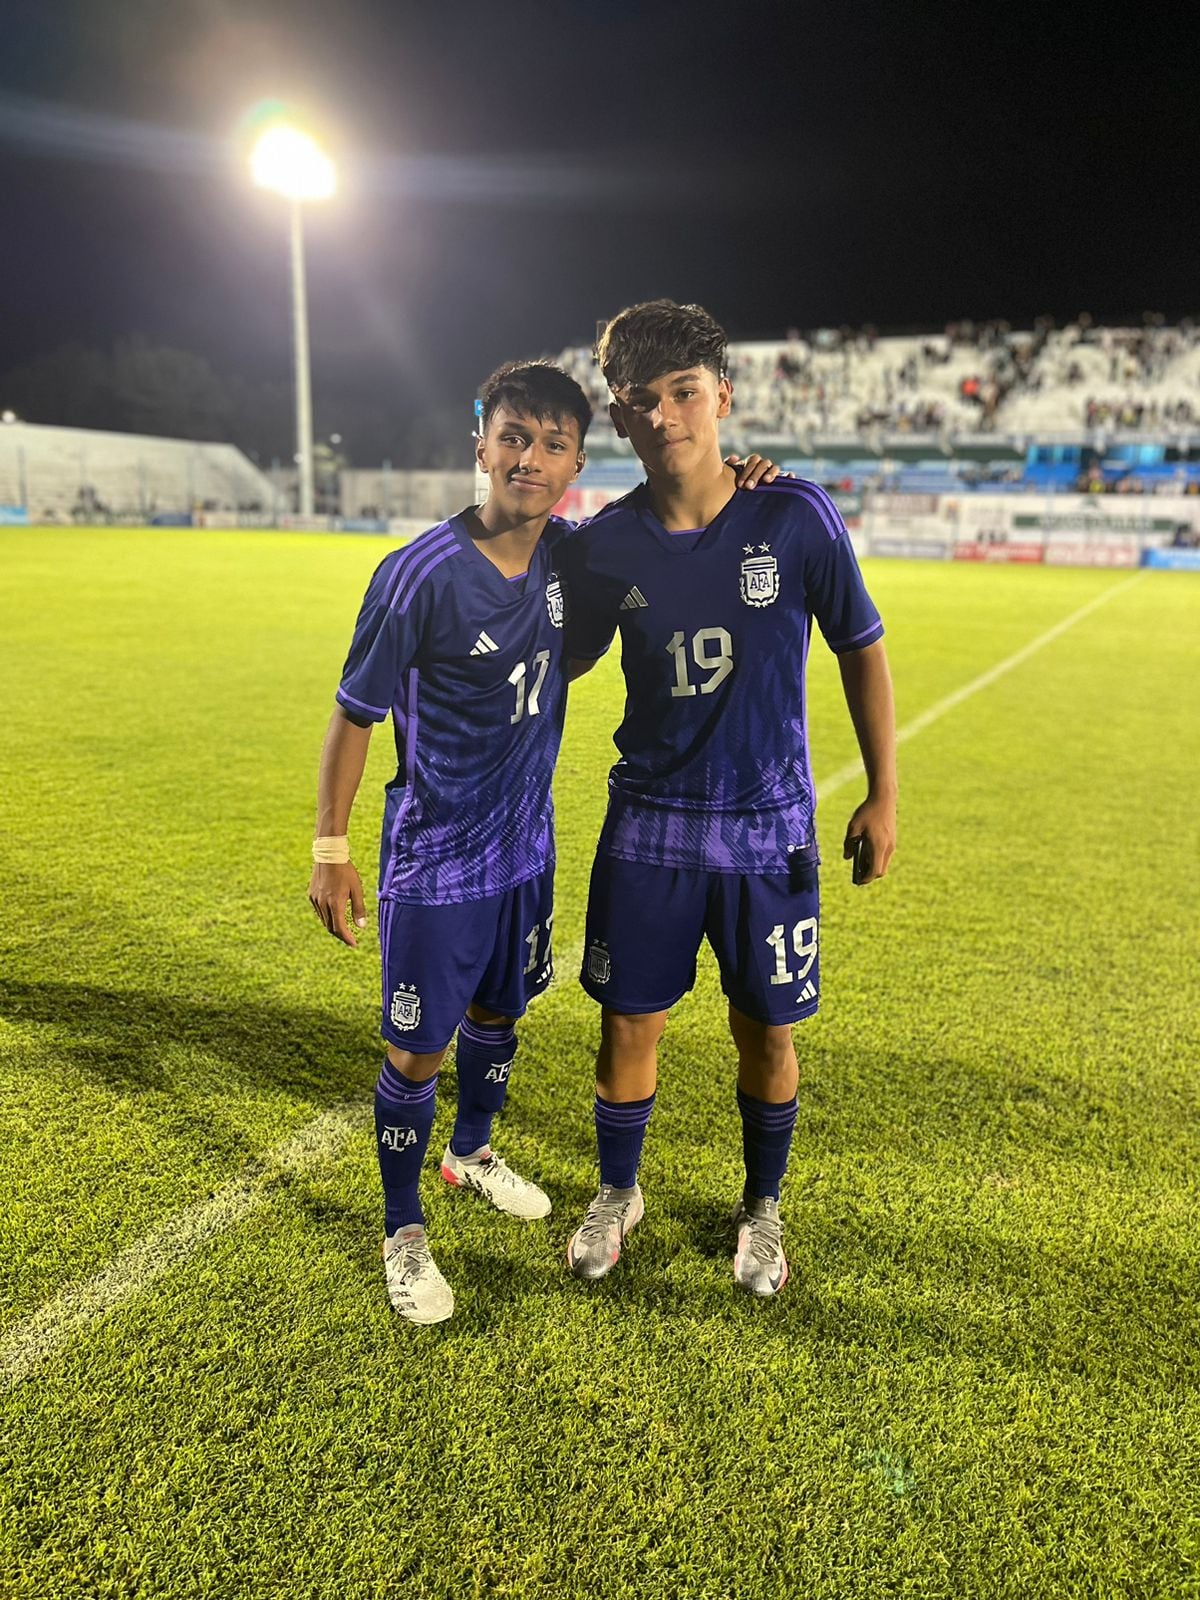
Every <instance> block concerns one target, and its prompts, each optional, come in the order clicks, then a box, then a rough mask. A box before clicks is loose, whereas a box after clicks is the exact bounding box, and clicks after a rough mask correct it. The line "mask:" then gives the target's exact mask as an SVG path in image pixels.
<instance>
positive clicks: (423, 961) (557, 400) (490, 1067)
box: [309, 363, 591, 1323]
mask: <svg viewBox="0 0 1200 1600" xmlns="http://www.w3.org/2000/svg"><path fill="white" fill-rule="evenodd" d="M482 405H483V409H482V417H481V421H480V437H479V440H478V444H477V459H478V461H479V465H480V466H481V468H482V469H483V470H484V471H485V472H486V473H487V477H488V496H487V500H486V501H485V503H484V504H483V505H482V506H480V507H478V508H474V507H471V508H469V509H467V510H465V511H463V512H460V513H459V515H458V516H455V517H451V518H450V519H449V521H447V522H443V523H440V524H439V525H438V526H437V527H436V528H431V529H430V530H429V531H428V532H427V533H423V534H421V535H420V536H419V537H418V538H417V539H415V540H413V542H412V543H411V544H408V545H406V546H405V547H404V548H403V549H401V550H397V551H393V552H392V553H391V554H390V555H388V556H386V557H385V558H384V560H383V561H382V562H381V564H380V566H379V567H378V569H377V570H376V572H375V575H374V577H373V578H372V579H371V583H370V586H369V588H368V590H367V594H366V598H365V599H364V601H363V604H362V609H361V611H360V613H359V617H358V624H357V627H356V629H355V633H354V639H353V642H352V643H351V646H350V654H349V656H348V658H347V661H346V666H345V670H344V671H343V674H342V680H341V684H340V686H339V688H338V691H337V707H336V709H335V710H334V713H333V717H332V719H331V721H330V724H329V731H328V733H327V735H326V738H325V745H324V749H323V751H322V757H321V773H320V782H319V794H318V807H317V837H316V839H315V841H314V844H313V858H314V861H315V863H316V865H315V867H314V870H313V875H312V881H311V883H310V884H309V899H310V901H311V902H312V905H313V908H314V909H315V911H316V913H317V915H318V916H319V917H320V919H321V921H322V922H323V923H324V924H325V926H326V928H328V930H329V932H330V933H332V934H333V935H334V936H335V937H336V938H338V939H341V940H342V941H343V942H344V943H345V944H348V945H351V946H353V945H355V944H356V942H357V941H356V939H355V936H354V932H353V928H352V927H351V924H350V921H349V919H348V918H347V914H346V912H347V903H349V906H350V910H351V912H352V915H353V919H354V925H355V926H357V927H360V928H361V927H363V926H364V925H365V923H366V915H365V905H364V900H363V890H362V883H361V881H360V879H359V875H358V872H357V871H356V869H355V868H354V866H353V864H352V863H351V860H350V852H349V845H348V843H347V839H346V832H347V828H348V825H349V819H350V809H351V806H352V804H353V801H354V797H355V794H356V793H357V790H358V786H359V783H360V781H361V779H362V774H363V768H364V764H365V762H366V756H367V746H368V742H369V740H370V737H371V729H372V727H373V725H374V724H375V723H377V722H382V721H383V719H384V718H385V717H387V716H388V715H389V713H390V715H391V717H392V719H393V722H394V725H395V736H396V752H397V758H398V763H399V765H398V770H397V773H396V776H395V777H394V778H393V779H392V781H391V782H390V783H389V784H388V786H387V798H386V804H385V808H384V821H383V840H382V847H381V851H380V868H379V939H380V947H381V954H382V960H383V1029H382V1031H383V1035H384V1037H385V1039H386V1040H387V1045H388V1048H387V1059H386V1061H385V1062H384V1065H383V1070H382V1071H381V1072H380V1074H379V1079H378V1082H377V1084H376V1087H375V1128H376V1136H377V1141H378V1146H377V1147H378V1153H379V1166H380V1172H381V1175H382V1178H383V1191H384V1209H385V1224H386V1226H385V1232H386V1238H385V1241H384V1247H383V1258H384V1266H385V1269H386V1276H387V1286H388V1294H389V1297H390V1299H391V1303H392V1305H393V1306H394V1307H395V1309H396V1310H397V1311H398V1312H399V1313H400V1315H401V1316H403V1317H406V1318H407V1319H408V1320H409V1321H411V1322H417V1323H432V1322H441V1321H443V1320H444V1319H445V1318H447V1317H449V1316H450V1314H451V1312H452V1311H453V1309H454V1295H453V1292H452V1290H451V1288H450V1286H449V1284H448V1283H447V1282H446V1280H445V1278H444V1277H443V1276H442V1274H441V1273H440V1272H439V1270H438V1268H437V1266H436V1264H435V1263H434V1260H433V1257H432V1255H431V1254H430V1250H429V1245H428V1242H427V1240H426V1236H425V1216H424V1212H423V1211H422V1208H421V1202H420V1198H419V1194H418V1180H419V1177H420V1172H421V1164H422V1161H423V1159H424V1156H425V1151H426V1147H427V1146H428V1143H429V1136H430V1130H431V1128H432V1126H433V1115H434V1094H435V1090H436V1086H437V1076H438V1069H439V1068H440V1066H441V1064H442V1059H443V1057H444V1056H445V1054H446V1050H447V1047H448V1046H449V1043H450V1040H451V1038H452V1037H453V1035H454V1032H455V1030H456V1029H457V1030H458V1048H457V1057H456V1060H457V1071H458V1112H457V1116H456V1119H455V1123H454V1131H453V1134H452V1135H451V1139H450V1143H449V1145H448V1146H447V1148H446V1151H445V1154H444V1155H443V1157H442V1166H441V1172H442V1176H443V1178H445V1179H446V1180H447V1181H448V1182H449V1183H452V1184H455V1185H458V1186H461V1187H463V1188H466V1189H470V1190H474V1191H475V1192H476V1193H478V1194H480V1195H482V1196H484V1197H485V1198H486V1199H488V1200H489V1201H490V1202H491V1203H492V1204H493V1205H494V1206H496V1207H498V1208H499V1209H500V1210H501V1211H504V1212H507V1213H509V1214H510V1215H512V1216H516V1217H523V1218H533V1217H544V1216H546V1215H547V1213H548V1212H549V1210H550V1201H549V1199H548V1197H547V1196H546V1195H545V1194H544V1193H543V1192H542V1190H541V1189H539V1188H537V1187H536V1185H534V1184H532V1183H530V1182H528V1181H526V1180H525V1179H524V1178H521V1177H519V1176H518V1175H517V1173H515V1172H513V1171H512V1170H511V1168H509V1167H508V1166H507V1165H506V1164H505V1163H504V1161H503V1160H501V1158H500V1157H499V1156H498V1155H496V1154H495V1153H494V1152H493V1150H492V1148H491V1144H490V1137H491V1126H492V1118H493V1117H494V1116H495V1115H496V1113H497V1112H498V1111H499V1110H500V1109H501V1107H502V1106H503V1104H504V1098H505V1092H506V1090H507V1087H508V1078H509V1073H510V1071H511V1068H512V1064H513V1058H514V1056H515V1054H516V1049H517V1043H516V1034H515V1023H516V1020H517V1019H518V1018H519V1017H521V1016H522V1015H523V1014H524V1012H525V1008H526V1006H527V1005H528V1004H529V1001H530V1000H531V999H532V998H533V996H534V995H536V994H539V993H540V992H541V991H542V990H543V989H544V988H545V987H546V985H547V983H548V982H549V981H550V975H551V953H550V929H551V922H552V917H553V901H552V889H553V872H554V823H553V810H552V806H551V798H550V780H551V775H552V773H553V770H554V762H555V757H556V756H557V753H558V746H559V740H560V737H561V732H562V721H563V707H564V702H565V698H566V686H565V678H564V675H563V671H562V628H563V590H562V585H561V578H560V562H561V546H562V536H563V534H564V532H565V531H566V529H567V527H568V524H565V523H563V522H560V521H559V520H558V519H557V518H554V517H552V516H551V515H550V511H551V508H552V507H553V506H554V505H555V504H556V503H557V501H558V500H559V499H560V498H561V496H562V494H563V491H564V490H565V489H566V488H567V486H568V484H570V483H571V482H572V481H573V480H574V479H575V478H576V477H577V476H578V475H579V472H580V470H581V469H582V467H583V464H584V452H583V442H584V437H585V435H586V433H587V427H588V423H589V421H590V420H591V407H590V404H589V402H588V399H587V397H586V395H585V394H584V393H583V390H582V389H580V387H579V385H578V384H576V383H575V381H574V380H573V379H572V378H569V377H568V376H567V375H566V373H564V372H561V371H560V370H559V369H558V368H556V367H552V366H548V365H545V364H542V363H525V364H518V363H514V364H512V365H510V366H507V367H501V368H500V369H499V371H497V372H495V373H493V375H492V376H491V377H490V378H489V379H488V380H487V382H486V383H485V384H484V386H483V390H482Z"/></svg>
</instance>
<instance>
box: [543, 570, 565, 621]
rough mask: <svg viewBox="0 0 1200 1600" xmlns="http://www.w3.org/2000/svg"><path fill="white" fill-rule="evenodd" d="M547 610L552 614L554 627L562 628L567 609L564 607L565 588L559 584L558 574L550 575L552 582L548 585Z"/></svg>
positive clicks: (551, 618)
mask: <svg viewBox="0 0 1200 1600" xmlns="http://www.w3.org/2000/svg"><path fill="white" fill-rule="evenodd" d="M546 610H547V611H548V612H549V613H550V621H551V622H552V623H553V624H554V626H555V627H556V628H561V627H562V625H563V614H564V611H565V607H564V605H563V587H562V584H561V583H560V582H559V577H558V573H557V572H552V573H551V574H550V581H549V583H548V584H547V585H546Z"/></svg>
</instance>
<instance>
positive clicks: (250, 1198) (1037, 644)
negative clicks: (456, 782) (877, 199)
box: [0, 572, 1144, 1391]
mask: <svg viewBox="0 0 1200 1600" xmlns="http://www.w3.org/2000/svg"><path fill="white" fill-rule="evenodd" d="M1143 576H1144V574H1143V573H1140V572H1139V573H1137V574H1136V575H1135V576H1134V577H1132V578H1130V579H1128V580H1127V581H1126V582H1125V583H1118V584H1114V585H1113V587H1112V588H1111V589H1105V590H1104V592H1103V593H1102V594H1099V595H1097V596H1096V598H1095V599H1094V600H1089V601H1088V603H1087V605H1085V606H1080V608H1079V610H1078V611H1073V612H1072V613H1071V615H1070V616H1069V617H1064V618H1063V620H1062V621H1061V622H1056V623H1055V624H1054V626H1053V627H1052V628H1047V629H1046V631H1045V633H1041V634H1039V635H1038V636H1037V638H1036V639H1033V640H1031V641H1030V643H1029V644H1027V645H1023V646H1022V647H1021V649H1020V650H1017V651H1015V652H1014V654H1012V655H1011V656H1007V657H1006V658H1005V659H1004V660H1003V661H1001V662H999V663H998V664H997V665H996V666H994V667H989V668H988V670H987V671H986V672H982V673H980V675H979V676H978V677H977V678H972V679H971V681H970V683H967V684H964V685H963V687H962V688H961V689H955V690H954V692H953V693H952V694H948V695H946V696H945V697H944V698H943V699H941V700H936V701H935V702H934V703H933V705H931V706H930V707H929V709H928V710H927V711H922V712H921V714H920V715H919V716H917V717H914V718H913V719H912V721H911V722H906V723H905V725H904V726H903V727H902V728H900V729H899V730H898V731H897V733H896V742H897V744H903V743H904V742H905V741H906V740H908V739H912V738H913V737H915V735H916V734H918V733H920V732H922V731H923V730H924V729H925V728H928V727H929V726H930V724H931V723H934V722H937V721H938V719H939V718H940V717H944V716H945V715H946V713H947V711H953V710H954V708H955V706H960V705H961V704H962V703H963V701H964V700H969V699H970V698H971V696H972V695H975V694H978V693H979V691H980V690H981V689H986V688H987V687H988V685H989V684H992V683H995V682H996V680H997V679H998V678H1002V677H1003V676H1004V674H1005V673H1006V672H1011V671H1012V670H1013V668H1014V667H1019V666H1020V665H1021V663H1022V662H1023V661H1028V659H1029V657H1030V656H1032V655H1033V654H1035V653H1036V652H1037V651H1038V650H1040V649H1042V647H1043V646H1044V645H1047V644H1050V643H1051V641H1052V640H1054V639H1057V638H1058V637H1059V636H1060V635H1061V634H1064V633H1066V631H1067V629H1068V628H1073V627H1074V626H1075V624H1076V623H1077V622H1081V621H1082V620H1083V618H1084V617H1086V616H1090V615H1091V613H1092V612H1093V611H1095V610H1096V609H1097V608H1098V607H1100V606H1102V605H1104V604H1106V603H1107V602H1108V601H1109V600H1112V599H1114V598H1115V597H1116V596H1117V595H1119V594H1123V593H1124V592H1125V590H1127V589H1129V588H1131V587H1132V585H1133V584H1135V583H1137V582H1138V581H1139V579H1140V578H1141V577H1143ZM862 770H863V767H862V762H861V761H854V762H851V763H850V764H848V765H847V766H844V767H839V768H838V770H837V771H836V772H833V773H831V774H830V775H829V777H828V778H826V779H825V780H824V781H823V782H822V783H819V784H818V785H817V799H818V800H824V799H827V798H828V797H829V796H830V795H831V794H835V793H836V792H837V791H838V790H839V789H841V788H843V787H844V786H845V785H846V784H848V783H852V782H853V781H854V779H855V778H857V777H859V776H860V775H861V774H862ZM581 956H582V945H579V946H578V947H575V946H572V948H571V949H570V950H569V951H568V953H567V959H565V960H564V961H562V962H561V963H559V962H556V963H555V965H556V968H557V971H556V973H555V979H554V981H555V983H557V982H558V975H559V973H561V974H563V976H566V975H567V974H568V973H573V972H574V971H576V970H578V966H579V961H580V958H581ZM360 1123H361V1116H360V1114H359V1113H358V1112H357V1111H356V1110H354V1109H352V1108H347V1107H341V1108H339V1109H336V1110H333V1111H326V1112H323V1113H322V1114H321V1115H320V1116H319V1117H315V1118H314V1119H313V1120H312V1121H311V1122H310V1123H308V1124H307V1125H306V1126H305V1127H303V1128H301V1129H300V1130H299V1132H298V1133H295V1134H293V1135H292V1137H291V1138H290V1139H288V1140H285V1142H284V1143H283V1144H279V1145H276V1146H274V1147H273V1148H272V1149H270V1150H268V1151H267V1152H266V1153H265V1154H264V1155H263V1156H262V1157H261V1158H260V1159H259V1161H258V1162H257V1163H256V1164H255V1167H254V1170H252V1171H251V1172H248V1173H246V1174H244V1175H243V1176H242V1177H240V1178H235V1179H234V1180H233V1181H232V1182H231V1183H227V1184H226V1185H225V1187H224V1188H223V1189H220V1190H218V1192H217V1193H216V1194H215V1195H213V1197H212V1199H211V1200H206V1201H205V1202H204V1204H203V1205H199V1206H193V1207H192V1208H191V1209H190V1210H187V1211H181V1212H180V1213H178V1215H176V1216H174V1217H171V1218H169V1219H168V1220H167V1221H166V1222H164V1223H160V1225H159V1226H158V1227H157V1228H155V1229H154V1230H153V1231H152V1232H150V1233H148V1234H147V1235H146V1237H145V1238H144V1239H142V1240H140V1241H139V1242H138V1243H137V1244H133V1245H130V1246H129V1248H128V1249H127V1250H123V1251H122V1252H121V1253H120V1255H118V1256H117V1257H116V1258H115V1259H114V1260H113V1261H111V1262H110V1263H109V1264H108V1266H107V1267H105V1268H104V1270H103V1271H102V1272H98V1273H97V1274H96V1276H95V1277H93V1278H86V1279H84V1281H83V1282H82V1283H76V1284H70V1285H68V1286H67V1288H65V1289H63V1290H62V1291H61V1292H60V1293H59V1294H57V1295H55V1297H54V1298H53V1299H52V1300H50V1301H48V1302H47V1303H46V1304H45V1305H44V1306H42V1307H41V1309H40V1310H38V1311H35V1312H34V1313H33V1315H32V1316H30V1317H27V1318H26V1319H25V1321H24V1322H20V1323H18V1324H17V1325H16V1326H15V1327H14V1328H12V1329H11V1330H10V1331H9V1333H8V1335H7V1337H6V1338H5V1339H4V1341H3V1343H2V1344H0V1391H3V1390H7V1389H12V1388H15V1387H16V1385H17V1384H19V1383H23V1382H24V1381H25V1380H26V1379H27V1378H30V1377H32V1375H33V1374H34V1373H35V1372H36V1371H37V1370H38V1368H39V1367H41V1366H42V1365H43V1364H44V1363H45V1362H47V1361H48V1360H50V1358H51V1357H52V1356H55V1355H57V1354H58V1353H59V1351H60V1350H62V1349H63V1348H64V1346H65V1345H66V1344H67V1343H68V1342H69V1341H70V1340H71V1339H72V1338H73V1337H74V1336H75V1335H76V1334H77V1333H78V1332H79V1331H80V1330H81V1329H83V1328H85V1327H86V1326H87V1325H88V1323H90V1322H95V1321H97V1320H98V1319H99V1318H101V1317H103V1316H106V1315H107V1314H108V1312H110V1311H111V1310H113V1308H114V1307H116V1306H118V1305H120V1303H121V1302H122V1301H123V1300H128V1299H130V1298H132V1296H134V1295H136V1294H139V1293H141V1292H142V1291H143V1290H145V1289H147V1288H148V1287H149V1286H150V1285H151V1284H152V1283H154V1282H155V1280H156V1279H158V1278H161V1277H162V1276H163V1274H164V1273H166V1272H170V1271H171V1270H172V1269H173V1268H175V1267H178V1266H181V1265H182V1264H183V1263H184V1262H185V1261H187V1260H188V1259H189V1258H190V1257H191V1256H193V1255H194V1254H195V1253H196V1251H197V1250H198V1249H199V1248H200V1246H201V1245H202V1244H204V1243H205V1241H206V1240H208V1239H211V1238H213V1237H214V1236H215V1235H217V1234H219V1233H224V1232H226V1231H227V1230H228V1229H230V1228H232V1227H234V1226H236V1224H237V1223H239V1222H241V1221H242V1220H243V1219H244V1218H245V1217H248V1216H249V1215H250V1214H251V1213H252V1212H254V1211H257V1210H258V1208H259V1207H260V1206H261V1205H262V1204H263V1203H264V1201H265V1200H266V1198H267V1192H268V1182H269V1179H270V1177H271V1174H272V1172H275V1171H279V1170H280V1169H282V1170H285V1171H289V1172H296V1173H302V1172H307V1171H308V1170H310V1169H311V1168H312V1167H316V1166H319V1165H321V1163H322V1162H325V1161H328V1160H330V1159H332V1158H333V1157H334V1156H335V1155H336V1154H337V1152H338V1150H339V1149H340V1147H341V1146H342V1145H343V1144H344V1143H345V1141H346V1139H347V1138H348V1137H349V1136H350V1134H351V1133H352V1132H353V1131H354V1129H355V1128H356V1127H358V1126H359V1125H360Z"/></svg>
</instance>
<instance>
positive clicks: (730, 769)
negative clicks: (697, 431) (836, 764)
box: [565, 479, 883, 874]
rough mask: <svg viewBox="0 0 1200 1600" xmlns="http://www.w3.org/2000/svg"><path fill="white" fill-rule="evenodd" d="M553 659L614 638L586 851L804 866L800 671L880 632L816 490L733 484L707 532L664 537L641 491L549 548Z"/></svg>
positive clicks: (808, 831)
mask: <svg viewBox="0 0 1200 1600" xmlns="http://www.w3.org/2000/svg"><path fill="white" fill-rule="evenodd" d="M565 571H566V575H567V594H568V601H569V607H568V620H567V636H566V648H567V655H568V657H569V658H575V659H580V660H595V659H596V658H597V657H599V656H601V655H603V654H604V653H605V651H606V650H607V649H608V647H609V645H610V643H611V641H612V638H613V635H614V633H615V631H616V630H617V628H620V631H621V666H622V670H623V672H624V675H625V687H626V700H625V715H624V719H623V720H622V722H621V725H620V727H619V728H618V730H617V732H616V734H615V735H614V741H615V743H616V746H617V749H618V750H619V751H620V755H621V759H620V760H619V761H618V762H617V764H616V765H615V766H614V767H613V769H612V772H611V774H610V777H609V810H608V816H607V818H606V820H605V825H604V831H603V834H602V836H601V841H600V850H601V852H602V853H604V854H608V855H612V856H616V857H617V858H619V859H622V860H626V861H641V862H648V863H659V864H664V865H669V866H680V867H698V868H705V869H708V870H710V871H711V870H715V871H722V872H739V873H753V874H760V873H778V872H786V871H788V870H789V866H790V865H791V864H792V863H793V862H794V861H795V860H796V859H797V857H798V858H799V860H800V861H801V862H815V860H816V836H815V831H814V811H815V794H814V788H813V779H812V771H811V765H810V761H809V752H808V734H807V726H806V714H805V684H804V671H805V664H806V661H807V656H808V645H809V638H810V634H811V629H812V619H813V618H814V617H815V618H816V620H817V623H818V625H819V627H820V629H821V632H822V634H823V635H824V637H825V640H826V643H827V644H828V645H829V647H830V648H831V649H832V650H834V651H836V652H841V651H846V650H860V649H864V648H866V646H868V645H870V644H873V643H874V642H875V640H877V639H879V638H881V637H882V635H883V624H882V622H881V621H880V618H879V613H878V611H877V610H876V609H875V606H874V605H873V604H872V602H871V599H870V597H869V595H868V594H867V591H866V588H865V586H864V584H863V580H862V575H861V573H860V572H859V568H858V562H857V561H856V560H855V556H854V551H853V548H852V546H851V544H850V538H849V535H848V534H847V532H846V528H845V524H844V523H843V522H842V519H841V516H840V515H839V513H838V511H837V508H836V507H835V506H834V504H833V502H832V501H831V500H830V499H829V497H828V495H826V494H825V492H824V491H823V490H822V489H820V488H819V487H818V486H817V485H816V484H813V483H807V482H804V481H803V480H800V479H779V480H777V481H776V482H775V483H773V484H768V485H762V486H760V487H759V488H757V489H754V490H749V491H745V490H738V491H736V492H735V493H734V495H733V497H732V498H731V499H730V501H729V502H728V504H727V505H726V506H725V507H724V508H723V509H722V511H721V512H720V513H719V515H718V516H717V517H716V518H715V519H714V520H713V521H712V522H711V523H710V524H709V525H708V527H707V528H701V529H693V530H691V531H689V532H684V533H671V532H668V531H667V529H665V528H664V527H663V525H662V523H661V522H659V520H658V518H657V517H656V516H655V515H654V513H653V511H652V510H651V506H650V497H649V493H648V490H647V488H646V485H645V484H642V485H641V486H639V487H638V488H637V489H635V490H634V491H633V492H632V493H631V494H628V495H626V496H625V497H624V498H623V499H621V500H618V501H616V502H615V503H614V504H613V505H611V506H609V507H607V508H606V509H605V510H604V511H602V512H600V513H599V515H598V516H596V517H594V518H593V519H592V520H591V521H590V522H588V523H585V524H583V526H582V527H581V528H580V529H579V531H578V532H577V533H576V534H575V536H574V537H573V538H572V539H571V540H570V541H569V542H568V545H567V546H566V554H565Z"/></svg>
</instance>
